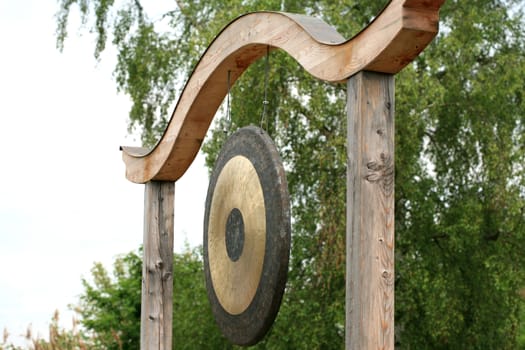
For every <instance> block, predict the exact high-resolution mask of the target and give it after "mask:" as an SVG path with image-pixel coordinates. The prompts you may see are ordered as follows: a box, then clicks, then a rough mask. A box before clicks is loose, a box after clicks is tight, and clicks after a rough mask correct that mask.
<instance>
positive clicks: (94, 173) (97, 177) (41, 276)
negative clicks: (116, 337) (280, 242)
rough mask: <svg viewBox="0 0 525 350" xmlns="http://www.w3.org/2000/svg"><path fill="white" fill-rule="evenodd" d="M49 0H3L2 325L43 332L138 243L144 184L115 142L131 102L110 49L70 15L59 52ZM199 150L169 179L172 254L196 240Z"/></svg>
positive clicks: (204, 183)
mask: <svg viewBox="0 0 525 350" xmlns="http://www.w3.org/2000/svg"><path fill="white" fill-rule="evenodd" d="M57 8H58V5H57V2H56V1H55V0H0V150H1V156H0V157H1V158H0V159H1V160H0V332H1V331H2V330H3V329H4V327H7V329H8V330H9V332H10V333H11V334H12V335H13V336H16V335H19V334H23V333H24V332H25V330H26V328H27V325H28V324H30V323H31V324H32V328H33V331H34V332H35V333H40V334H41V335H42V336H47V326H48V324H49V320H50V319H51V316H52V315H53V312H54V310H55V309H58V310H59V311H60V312H61V315H62V318H63V319H64V318H65V320H63V322H64V325H66V326H69V325H70V316H71V313H70V312H68V308H67V305H68V304H72V303H73V304H74V303H76V301H77V300H78V295H79V294H80V293H81V292H82V287H81V282H80V280H81V277H82V276H84V277H89V276H90V272H89V271H90V269H91V267H92V266H93V262H95V261H100V262H102V263H104V265H105V266H106V267H111V264H112V262H113V260H114V258H115V256H117V255H119V254H124V253H127V252H129V251H132V250H135V249H137V248H138V246H139V245H140V244H141V242H142V218H143V191H144V187H143V185H136V184H132V183H130V182H128V181H127V180H126V179H125V177H124V171H125V168H124V164H123V162H122V160H121V154H120V152H119V151H118V147H119V145H134V144H135V145H136V144H137V143H136V142H135V141H134V140H133V139H132V138H131V137H127V135H126V118H127V113H128V110H129V106H130V102H129V99H128V97H127V96H124V95H117V94H116V88H115V86H116V85H115V83H114V81H113V79H112V74H111V73H112V70H113V65H114V62H115V57H114V52H113V53H112V52H108V53H106V54H104V55H103V57H102V61H101V62H100V63H98V64H97V63H96V61H95V59H94V58H93V48H94V45H93V37H91V36H89V35H87V34H86V33H85V31H84V32H82V33H84V35H83V36H82V37H79V36H78V35H77V33H79V32H80V31H79V30H78V28H79V26H78V21H77V22H75V21H74V19H76V18H72V20H71V25H70V27H69V28H70V36H69V38H68V40H67V41H66V47H65V52H64V53H62V54H61V53H59V52H58V51H57V50H56V49H55V36H54V32H55V19H54V14H55V12H56V10H57ZM207 187H208V176H207V171H206V170H205V169H204V166H203V159H202V156H199V157H198V158H197V161H196V162H195V163H194V165H193V166H192V167H191V168H190V170H189V171H188V173H186V175H185V176H184V177H183V178H182V179H181V180H180V181H179V182H177V184H176V190H175V198H176V200H175V208H176V209H175V247H176V248H175V249H176V250H178V251H180V250H181V249H182V247H183V244H184V242H185V241H186V240H187V241H188V243H189V244H190V245H191V246H194V245H197V244H201V242H202V218H203V209H204V202H205V196H206V190H207Z"/></svg>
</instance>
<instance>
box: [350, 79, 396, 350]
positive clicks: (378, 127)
mask: <svg viewBox="0 0 525 350" xmlns="http://www.w3.org/2000/svg"><path fill="white" fill-rule="evenodd" d="M347 93H348V101H347V106H348V136H347V137H348V170H347V229H346V230H347V231H346V238H347V243H346V244H347V247H346V256H347V260H346V261H347V267H346V349H347V350H348V349H351V350H367V349H374V350H375V349H388V350H393V349H394V76H393V75H387V74H380V73H372V72H360V73H357V74H356V75H354V76H352V77H351V78H350V79H349V80H348V91H347Z"/></svg>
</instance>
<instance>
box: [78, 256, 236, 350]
mask: <svg viewBox="0 0 525 350" xmlns="http://www.w3.org/2000/svg"><path fill="white" fill-rule="evenodd" d="M198 250H199V249H197V248H195V249H193V250H186V251H185V252H183V253H181V254H174V258H173V273H174V281H173V290H174V294H175V295H176V296H177V297H176V298H175V300H174V305H173V315H174V316H173V343H174V345H175V347H176V348H177V349H210V350H211V349H230V348H231V346H230V345H229V344H228V343H227V342H226V340H225V339H224V338H222V336H221V335H220V333H219V331H218V329H217V327H216V326H215V322H214V320H213V317H212V315H211V310H210V308H209V306H208V301H207V297H206V289H205V286H204V270H203V265H202V258H201V256H200V254H199V253H198ZM141 255H142V254H141V251H139V252H138V253H137V252H130V253H128V254H126V255H123V256H121V257H119V258H117V259H116V260H115V262H114V265H113V276H112V277H111V276H110V273H109V272H108V271H107V269H106V268H104V267H103V266H102V265H101V264H100V263H96V264H94V266H93V268H92V270H91V278H90V279H91V281H88V280H87V279H83V281H82V283H83V285H84V292H83V293H82V295H81V296H80V303H79V304H78V305H76V307H75V310H76V311H77V313H78V314H79V316H80V317H81V321H82V325H83V326H84V328H85V331H86V333H87V334H88V335H89V336H90V337H91V338H92V339H93V340H92V341H93V343H94V346H95V348H96V349H107V350H111V349H116V350H132V349H139V347H140V302H141V283H142V282H141V281H142V258H141Z"/></svg>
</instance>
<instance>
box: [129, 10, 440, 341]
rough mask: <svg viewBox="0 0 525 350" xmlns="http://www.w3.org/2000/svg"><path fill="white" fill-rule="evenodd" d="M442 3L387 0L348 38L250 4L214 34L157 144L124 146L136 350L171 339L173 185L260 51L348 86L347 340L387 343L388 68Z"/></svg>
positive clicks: (392, 70) (409, 56)
mask: <svg viewBox="0 0 525 350" xmlns="http://www.w3.org/2000/svg"><path fill="white" fill-rule="evenodd" d="M444 1H445V0H392V1H391V2H390V3H389V4H388V6H387V7H386V8H385V9H384V10H383V11H382V12H381V14H380V15H379V16H378V17H377V18H376V19H375V20H374V21H373V22H372V23H371V24H370V25H368V26H367V27H366V28H365V29H364V30H363V31H361V32H360V33H359V34H358V35H357V36H355V37H354V38H352V39H350V40H345V39H344V38H343V37H342V36H341V35H340V34H339V33H337V32H336V31H335V30H334V29H333V28H332V27H330V26H328V25H327V24H326V23H324V22H322V21H320V20H318V19H315V18H310V17H307V16H303V15H296V14H289V13H276V12H259V13H251V14H248V15H245V16H241V17H239V18H238V19H236V20H235V21H233V22H231V23H230V24H229V25H228V26H227V27H226V28H225V29H224V30H223V31H222V32H221V33H220V35H219V36H218V37H217V38H216V39H215V40H214V41H213V42H212V44H211V45H210V46H209V47H208V49H207V50H206V52H205V54H204V55H203V57H202V58H201V60H200V61H199V63H198V65H197V67H196V68H195V70H194V72H193V74H192V76H191V77H190V79H189V80H188V82H187V84H186V87H185V88H184V90H183V92H182V95H181V97H180V99H179V102H178V103H177V107H176V108H175V111H174V112H173V115H172V117H171V120H170V122H169V124H168V127H167V129H166V131H165V133H164V135H163V137H162V138H161V140H160V141H159V143H158V144H157V145H156V146H155V147H154V148H153V149H152V150H151V151H147V150H144V149H140V148H134V147H123V148H122V150H123V159H124V162H125V163H126V177H127V178H128V179H129V180H130V181H133V182H136V183H145V184H146V195H145V224H144V270H143V279H144V284H143V296H142V306H143V310H142V326H141V327H142V328H141V349H148V350H149V349H168V348H170V347H171V327H172V326H171V312H172V286H171V283H172V275H171V274H172V271H171V268H172V267H171V265H172V262H171V259H172V254H173V207H172V205H173V196H174V182H175V181H176V180H177V179H179V178H180V177H181V176H182V175H183V174H184V172H185V171H186V170H187V169H188V167H189V166H190V164H191V163H192V161H193V159H194V158H195V156H196V155H197V152H198V150H199V148H200V146H201V143H202V140H203V139H204V136H205V135H206V132H207V130H208V128H209V126H210V123H211V121H212V119H213V117H214V115H215V112H216V111H217V109H218V108H219V106H220V104H221V102H222V100H223V99H224V97H225V96H226V94H227V92H228V90H229V88H230V86H231V84H234V83H235V81H236V80H237V79H238V77H239V76H240V75H241V74H242V73H243V72H244V71H245V70H246V69H247V68H248V67H249V66H250V65H251V64H252V63H253V62H254V61H255V60H257V59H259V58H260V57H263V56H264V55H266V54H267V52H268V49H282V50H284V51H286V52H287V53H288V54H290V55H291V56H292V57H293V58H294V59H295V60H297V61H298V62H299V63H300V64H301V65H302V66H303V67H304V68H305V69H306V70H307V71H308V72H309V73H310V74H312V75H313V76H314V77H316V78H318V79H321V80H324V81H329V82H334V83H341V82H346V83H347V86H348V106H347V108H348V181H347V184H348V188H347V282H346V292H347V293H346V348H347V349H352V350H354V349H359V350H364V349H391V350H393V349H394V74H396V73H397V72H399V71H400V70H401V69H403V68H404V67H405V66H406V65H407V64H408V63H410V62H411V61H412V60H413V59H414V58H415V57H416V56H417V55H419V53H420V52H421V51H423V49H424V48H425V47H426V46H427V45H428V44H429V43H430V42H431V41H432V39H433V38H434V37H435V35H436V34H437V32H438V20H439V9H440V7H441V6H442V5H443V3H444Z"/></svg>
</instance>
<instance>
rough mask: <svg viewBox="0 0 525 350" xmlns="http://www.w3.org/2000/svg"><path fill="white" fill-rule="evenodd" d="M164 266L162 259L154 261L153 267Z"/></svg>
mask: <svg viewBox="0 0 525 350" xmlns="http://www.w3.org/2000/svg"><path fill="white" fill-rule="evenodd" d="M163 267H164V262H163V261H162V260H157V262H156V263H155V268H157V269H162V268H163Z"/></svg>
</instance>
